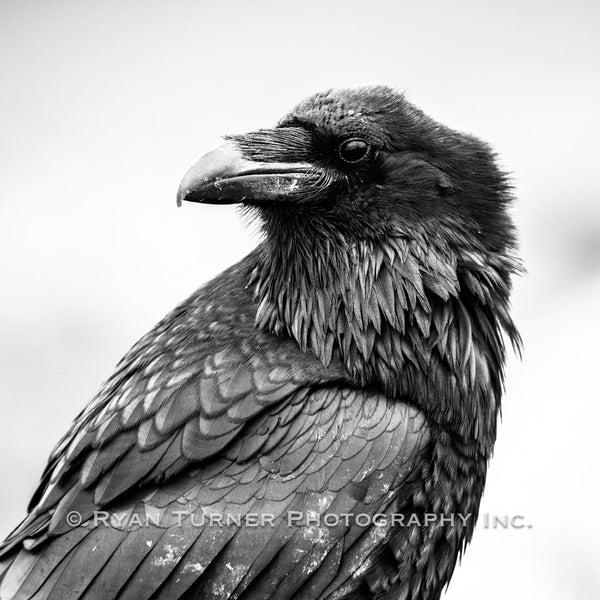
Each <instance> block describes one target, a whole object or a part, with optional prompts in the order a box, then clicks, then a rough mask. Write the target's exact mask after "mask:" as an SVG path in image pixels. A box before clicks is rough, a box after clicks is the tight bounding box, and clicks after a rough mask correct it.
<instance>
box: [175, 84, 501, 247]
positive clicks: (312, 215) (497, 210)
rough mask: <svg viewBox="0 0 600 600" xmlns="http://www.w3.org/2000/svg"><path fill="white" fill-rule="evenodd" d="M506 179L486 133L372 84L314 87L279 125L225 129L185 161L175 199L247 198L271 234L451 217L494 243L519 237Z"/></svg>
mask: <svg viewBox="0 0 600 600" xmlns="http://www.w3.org/2000/svg"><path fill="white" fill-rule="evenodd" d="M508 190H509V188H508V186H507V183H506V179H505V175H504V174H503V173H502V172H501V171H499V170H498V169H497V167H496V165H495V160H494V155H493V153H492V152H491V150H490V149H489V147H488V146H487V145H486V144H484V143H483V142H481V141H480V140H478V139H476V138H474V137H472V136H470V135H466V134H463V133H459V132H456V131H453V130H451V129H449V128H447V127H445V126H443V125H441V124H439V123H437V122H436V121H434V120H433V119H431V118H429V117H428V116H426V115H425V114H424V113H423V112H422V111H420V110H419V109H418V108H416V107H415V106H414V105H412V104H411V103H409V102H408V101H407V100H406V99H405V98H404V96H403V95H401V94H399V93H396V92H394V91H393V90H391V89H389V88H387V87H368V88H359V89H342V90H335V91H328V92H325V93H319V94H316V95H314V96H312V97H310V98H308V99H306V100H305V101H303V102H302V103H300V104H299V105H298V106H297V107H296V108H294V109H293V110H292V111H291V112H290V113H289V114H288V115H287V116H285V117H284V118H283V119H282V120H281V121H280V122H279V123H278V125H277V126H276V127H274V128H271V129H262V130H259V131H255V132H252V133H246V134H242V135H232V136H228V137H227V138H226V143H225V144H224V145H222V146H220V147H219V148H217V149H215V150H213V151H212V152H209V153H208V154H206V155H204V156H203V157H202V158H200V160H199V161H198V162H197V163H196V164H195V165H194V166H192V168H191V169H190V170H189V171H188V172H187V174H186V175H185V177H184V179H183V181H182V182H181V186H180V188H179V192H178V202H179V203H181V202H182V201H184V200H187V201H192V202H203V203H216V204H231V203H240V204H242V205H243V206H244V207H246V208H247V209H250V210H251V211H253V212H256V213H257V214H258V215H259V217H260V218H261V220H262V222H263V224H264V229H265V231H266V234H267V238H269V237H270V236H271V235H273V236H281V234H282V231H284V232H285V235H286V236H289V235H294V234H297V233H298V232H301V233H302V234H303V235H306V236H307V237H308V238H310V237H311V235H312V236H314V237H323V236H324V235H334V236H335V235H339V236H341V237H343V239H344V240H346V241H350V242H353V241H357V240H363V239H370V240H375V241H376V240H381V239H385V238H386V237H389V236H394V235H407V236H410V235H411V234H412V233H414V232H415V231H432V232H435V231H438V230H439V228H440V227H445V228H446V229H448V230H452V229H454V230H457V229H458V230H460V231H461V232H462V233H464V234H465V235H468V236H472V237H473V238H474V240H477V242H478V243H481V244H483V245H484V246H486V247H489V248H490V249H491V250H493V251H497V250H500V249H502V248H503V247H505V246H506V244H507V243H510V242H511V241H512V228H511V225H510V220H509V218H508V217H507V215H506V205H507V203H508V202H509V200H510V194H509V192H508ZM290 229H292V231H290Z"/></svg>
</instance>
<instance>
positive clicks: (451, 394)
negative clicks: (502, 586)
mask: <svg viewBox="0 0 600 600" xmlns="http://www.w3.org/2000/svg"><path fill="white" fill-rule="evenodd" d="M225 142H226V143H225V144H224V145H222V146H220V147H219V148H217V149H216V150H213V151H212V152H209V153H208V154H206V155H205V156H203V157H202V158H201V159H200V160H199V162H198V163H197V164H196V165H194V166H193V167H192V168H191V169H190V170H189V171H188V173H187V174H186V175H185V177H184V179H183V181H182V183H181V186H180V188H179V192H178V203H181V201H184V200H185V201H191V202H200V203H218V204H227V203H239V204H241V206H242V210H243V211H245V212H247V213H250V214H251V215H252V216H253V217H256V218H257V219H258V220H259V222H260V224H261V226H262V231H263V234H264V236H263V240H262V242H261V243H260V245H259V246H258V247H257V248H256V249H255V250H254V251H253V252H251V253H250V254H249V255H248V256H247V257H246V258H244V259H243V260H242V261H241V262H239V263H238V264H236V265H234V266H232V267H230V268H229V269H227V270H226V271H224V272H223V273H221V274H220V275H219V276H217V277H216V278H215V279H214V280H212V281H211V282H209V283H207V284H205V285H204V286H203V287H201V288H200V289H199V290H197V291H196V292H195V293H194V294H193V295H192V296H191V297H190V298H188V299H187V300H185V301H184V302H183V303H182V304H180V305H179V306H178V307H177V308H175V310H174V311H173V312H171V313H170V314H169V315H168V316H166V317H165V318H164V319H163V320H162V321H161V322H160V323H158V325H157V326H156V327H155V328H154V329H153V330H152V331H151V332H150V333H148V334H147V335H146V336H145V337H143V338H142V339H141V340H140V341H139V342H138V343H137V344H136V345H135V346H134V347H133V348H132V349H131V350H130V351H129V353H128V354H127V355H126V356H125V357H124V358H123V359H122V360H121V362H120V363H119V364H118V366H117V368H116V371H115V373H114V374H113V375H112V376H111V377H110V378H109V379H108V380H107V382H106V383H105V384H104V385H103V387H102V389H101V390H100V392H99V393H98V395H97V396H96V397H95V398H94V399H93V400H92V401H91V403H90V404H88V405H87V407H86V408H85V409H84V410H83V412H82V413H81V414H80V415H79V416H78V417H77V418H76V419H75V422H74V423H73V425H72V427H71V428H70V430H69V431H68V433H67V434H66V435H65V436H64V437H63V438H62V440H61V441H60V442H59V444H58V446H57V447H56V449H55V450H54V451H53V453H52V455H51V456H50V459H49V462H48V465H47V467H46V469H45V471H44V473H43V475H42V479H41V482H40V484H39V487H38V489H37V491H36V492H35V494H34V496H33V498H32V500H31V503H30V506H29V513H28V516H27V517H26V518H25V520H24V521H23V522H22V523H21V524H20V525H19V526H18V527H17V528H16V529H15V530H14V531H13V532H12V533H11V534H10V535H9V536H8V538H7V539H6V540H5V541H4V543H3V544H2V546H1V548H0V555H1V556H2V562H0V573H2V574H1V575H0V578H2V582H1V585H0V598H1V599H2V600H9V599H11V600H12V599H15V600H16V599H18V600H25V599H29V598H35V599H36V600H43V599H46V598H48V599H60V600H76V599H86V600H90V599H96V598H97V599H103V600H104V599H115V598H119V599H121V600H126V599H135V600H147V599H152V600H162V599H176V598H181V599H184V600H193V599H206V600H213V599H233V598H236V599H239V600H253V599H259V598H260V599H281V600H285V599H291V598H297V599H303V600H310V599H317V598H318V599H324V598H328V599H330V600H340V599H355V600H359V599H375V598H377V599H396V600H407V599H412V600H416V599H423V600H431V599H437V598H439V597H440V595H441V592H442V588H443V586H444V585H445V584H447V583H448V581H449V580H450V577H451V575H452V572H453V569H454V566H455V563H456V561H457V559H458V557H459V556H460V555H461V553H462V552H463V550H464V548H465V546H466V544H467V543H468V542H469V540H470V538H471V536H472V533H473V528H474V525H475V520H476V517H477V512H478V507H479V502H480V498H481V495H482V492H483V488H484V483H485V478H486V470H487V463H488V460H489V458H490V456H491V454H492V450H493V446H494V441H495V437H496V425H497V418H498V414H499V410H500V400H501V395H502V386H503V368H504V363H505V354H506V351H505V340H506V339H508V340H510V341H511V342H512V344H513V346H515V347H516V348H517V349H518V348H519V347H520V339H519V335H518V332H517V330H516V328H515V326H514V325H513V322H512V320H511V317H510V314H509V296H510V290H511V278H512V276H513V275H514V274H515V273H517V272H518V271H519V269H520V266H519V265H520V263H519V261H518V259H517V258H516V256H515V247H516V242H515V232H514V227H513V224H512V221H511V218H510V216H509V213H508V210H509V208H510V204H511V201H512V193H511V187H510V184H509V182H508V179H507V176H506V174H505V173H503V172H502V171H501V170H500V169H499V168H498V167H497V165H496V160H495V156H494V154H493V152H492V151H491V150H490V148H489V147H488V146H487V145H486V144H484V143H483V142H481V141H480V140H478V139H476V138H475V137H472V136H470V135H466V134H463V133H459V132H457V131H454V130H452V129H449V128H447V127H445V126H444V125H441V124H439V123H437V122H436V121H434V120H433V119H431V118H430V117H428V116H426V115H425V114H424V113H423V112H422V111H421V110H419V109H418V108H416V107H415V106H413V105H412V104H411V103H409V102H408V101H407V100H406V99H405V97H404V96H403V95H401V94H399V93H396V92H395V91H393V90H391V89H389V88H387V87H379V86H377V87H367V88H359V89H343V90H331V91H328V92H325V93H319V94H316V95H314V96H312V97H310V98H308V99H307V100H305V101H303V102H301V103H300V104H299V105H298V106H297V107H296V108H295V109H293V110H292V111H291V112H290V113H289V114H288V115H287V116H286V117H284V118H283V120H281V121H280V122H279V123H278V125H277V126H276V127H274V128H271V129H263V130H259V131H255V132H253V133H248V134H244V135H232V136H227V137H226V138H225Z"/></svg>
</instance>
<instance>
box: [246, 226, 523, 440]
mask: <svg viewBox="0 0 600 600" xmlns="http://www.w3.org/2000/svg"><path fill="white" fill-rule="evenodd" d="M444 233H445V235H443V236H442V235H441V234H442V232H438V234H437V235H435V236H433V238H432V236H431V234H428V235H427V238H426V237H425V235H424V234H423V235H422V236H415V235H414V233H413V234H412V235H411V237H410V238H408V237H405V236H401V235H399V236H397V237H392V238H388V239H386V240H385V243H382V242H373V241H361V242H355V243H349V242H348V241H347V240H345V239H330V238H329V237H328V236H323V237H315V238H313V239H312V240H311V243H310V244H309V243H307V242H303V240H302V238H296V239H293V238H291V239H288V240H286V241H282V242H281V243H277V244H272V245H270V244H268V243H266V244H265V245H263V247H262V253H261V256H260V259H259V262H258V264H257V267H256V268H255V270H254V272H253V275H252V281H251V283H252V285H253V287H254V294H255V299H256V301H257V304H258V309H257V313H256V324H257V326H258V327H259V328H262V329H266V330H268V331H272V332H274V333H276V334H284V335H289V336H290V337H292V338H294V339H295V340H296V341H297V343H298V344H299V346H300V347H301V348H302V349H303V350H304V351H311V352H312V353H313V354H315V355H316V356H317V357H318V358H319V360H320V361H321V362H322V363H323V364H324V365H325V366H327V365H329V364H330V363H331V362H332V361H336V362H341V363H342V364H343V365H344V367H345V369H346V370H347V372H348V373H349V375H350V376H351V377H352V379H353V380H354V381H355V382H356V383H357V384H359V385H361V386H365V385H375V386H377V387H380V388H383V389H384V390H385V391H386V393H388V394H390V395H393V396H401V397H405V398H408V399H409V400H411V401H412V402H414V403H415V404H417V405H418V406H420V407H421V408H422V409H424V410H426V411H428V412H429V415H430V417H431V418H433V419H434V420H438V421H439V422H440V423H443V424H446V425H447V424H448V423H452V424H453V426H455V427H456V428H457V431H458V433H462V434H465V435H470V436H472V435H474V431H473V430H474V429H476V430H478V436H481V437H482V441H483V442H484V443H485V445H486V446H487V445H488V443H491V442H493V438H494V437H495V424H496V415H497V412H498V409H499V406H500V395H501V391H502V372H503V366H504V361H505V349H504V334H507V335H508V337H509V339H510V340H511V342H512V343H513V345H515V346H518V345H519V337H518V333H517V332H516V329H515V327H514V325H513V324H512V321H511V320H510V317H509V313H508V309H509V294H510V277H511V274H512V273H514V272H515V271H516V270H518V264H517V263H516V262H515V261H514V260H513V259H511V258H510V257H508V256H504V255H498V254H492V255H490V254H489V253H486V252H485V251H484V250H483V248H475V249H473V244H472V243H471V244H470V245H469V246H468V247H467V245H466V244H465V243H461V242H462V240H461V239H460V237H459V235H457V233H456V232H444ZM447 240H450V242H449V241H447Z"/></svg>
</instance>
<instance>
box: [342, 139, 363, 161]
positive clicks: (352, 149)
mask: <svg viewBox="0 0 600 600" xmlns="http://www.w3.org/2000/svg"><path fill="white" fill-rule="evenodd" d="M369 148H370V146H369V144H368V143H367V142H365V140H361V139H360V138H352V139H349V140H345V141H343V142H342V143H341V144H340V147H339V148H338V152H339V154H340V157H341V159H342V160H344V161H346V162H349V163H357V162H360V161H361V160H363V158H365V157H366V156H367V154H368V153H369Z"/></svg>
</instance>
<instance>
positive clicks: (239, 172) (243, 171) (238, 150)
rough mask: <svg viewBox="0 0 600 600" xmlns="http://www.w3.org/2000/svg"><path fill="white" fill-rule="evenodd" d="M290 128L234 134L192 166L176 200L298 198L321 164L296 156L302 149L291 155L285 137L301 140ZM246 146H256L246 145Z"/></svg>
mask: <svg viewBox="0 0 600 600" xmlns="http://www.w3.org/2000/svg"><path fill="white" fill-rule="evenodd" d="M290 133H291V132H290V131H289V130H286V129H279V130H266V131H261V132H256V133H254V134H247V135H245V136H239V137H232V138H230V141H228V142H227V143H225V144H223V145H222V146H219V147H218V148H215V149H214V150H212V151H211V152H209V153H208V154H205V155H204V156H202V157H201V158H200V160H198V162H197V163H196V164H194V165H193V166H192V167H191V168H190V169H189V170H188V172H187V173H186V174H185V176H184V178H183V180H182V181H181V184H180V186H179V191H178V192H177V204H178V205H179V206H181V203H182V202H183V201H184V200H186V201H189V202H202V203H207V204H236V203H241V202H249V203H252V202H269V201H298V200H300V199H301V198H302V196H303V195H304V194H305V193H306V191H307V188H308V187H310V186H311V185H312V184H314V182H315V181H317V180H318V178H319V170H318V168H317V167H316V166H315V165H314V164H312V163H309V162H304V161H302V160H294V158H297V156H302V154H301V153H298V154H296V155H295V156H293V157H292V156H289V152H285V150H284V147H285V146H286V142H290V141H291V142H294V141H295V142H296V143H298V140H297V139H295V140H294V139H293V137H292V136H290ZM290 138H292V139H290ZM248 146H252V150H253V151H252V152H248V151H246V148H247V147H248ZM292 146H293V143H292ZM242 149H243V150H242ZM288 150H289V148H288ZM281 158H283V159H288V158H289V160H278V159H281Z"/></svg>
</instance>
